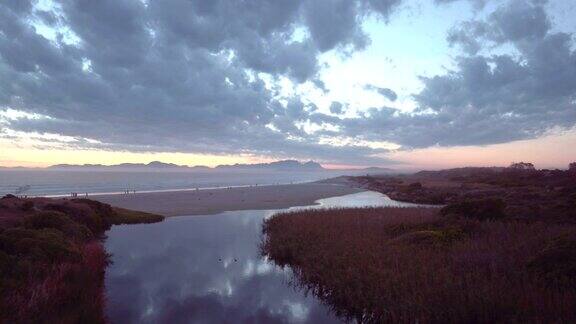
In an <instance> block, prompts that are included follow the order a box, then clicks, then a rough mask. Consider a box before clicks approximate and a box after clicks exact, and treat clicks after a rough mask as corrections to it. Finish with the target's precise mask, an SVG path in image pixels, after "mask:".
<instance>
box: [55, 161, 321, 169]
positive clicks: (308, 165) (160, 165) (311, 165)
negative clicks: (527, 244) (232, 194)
mask: <svg viewBox="0 0 576 324" xmlns="http://www.w3.org/2000/svg"><path fill="white" fill-rule="evenodd" d="M48 169H54V170H165V171H171V170H178V171H204V170H206V171H207V170H269V171H321V170H325V169H324V168H323V167H322V166H321V165H320V164H319V163H316V162H313V161H309V162H299V161H296V160H283V161H275V162H270V163H256V164H238V163H237V164H233V165H219V166H217V167H215V168H210V167H207V166H192V167H190V166H185V165H177V164H174V163H164V162H160V161H153V162H150V163H148V164H144V163H121V164H115V165H102V164H56V165H53V166H50V167H48Z"/></svg>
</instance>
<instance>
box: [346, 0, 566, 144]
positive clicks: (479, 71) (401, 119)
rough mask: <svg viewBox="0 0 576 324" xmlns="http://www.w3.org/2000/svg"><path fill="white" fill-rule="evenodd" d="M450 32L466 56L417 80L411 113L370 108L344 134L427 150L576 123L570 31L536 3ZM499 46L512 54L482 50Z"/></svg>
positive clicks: (504, 9)
mask: <svg viewBox="0 0 576 324" xmlns="http://www.w3.org/2000/svg"><path fill="white" fill-rule="evenodd" d="M467 26H475V28H467V29H464V27H467ZM454 30H458V31H459V33H460V35H464V36H465V37H463V36H462V37H460V36H459V37H457V38H453V39H452V40H453V42H454V44H458V45H462V46H463V48H464V49H465V53H467V54H466V55H463V56H460V57H458V58H456V68H454V69H453V70H451V71H449V72H448V73H447V74H444V75H437V76H432V77H422V78H421V80H422V82H423V84H424V87H423V90H422V91H421V92H419V93H417V94H415V95H414V99H415V100H416V103H417V104H418V108H417V109H416V110H415V111H413V112H401V111H399V110H396V109H392V108H388V107H383V108H378V109H377V108H374V109H371V110H369V111H368V112H367V113H366V114H365V115H364V116H360V117H358V118H354V119H348V120H345V121H343V127H342V129H343V131H344V132H346V133H347V134H348V135H349V136H358V137H363V138H365V139H367V140H385V141H392V142H395V143H399V144H402V145H404V146H405V147H429V146H435V145H440V146H456V145H485V144H495V143H505V142H509V141H514V140H520V139H531V138H536V137H539V136H542V135H543V134H546V133H547V132H549V131H551V130H553V129H557V128H564V129H570V128H572V127H574V126H575V125H576V100H575V98H576V52H575V51H574V42H573V37H572V36H573V35H572V34H566V33H562V32H552V31H551V30H550V22H549V18H548V16H547V15H546V13H545V11H544V7H543V4H542V3H541V2H534V3H529V2H524V1H510V2H508V3H507V4H506V5H504V6H500V7H498V8H497V9H496V10H495V11H494V12H493V13H492V14H490V15H489V16H488V18H487V19H486V20H485V21H470V22H465V23H464V24H462V25H459V26H458V27H457V28H456V29H454ZM454 30H452V31H451V35H454ZM449 39H450V38H449ZM471 44H473V46H472V45H471ZM500 45H506V46H511V47H512V48H513V49H514V50H515V52H514V53H510V54H484V55H480V54H479V53H480V49H481V48H484V47H486V46H487V47H493V46H500Z"/></svg>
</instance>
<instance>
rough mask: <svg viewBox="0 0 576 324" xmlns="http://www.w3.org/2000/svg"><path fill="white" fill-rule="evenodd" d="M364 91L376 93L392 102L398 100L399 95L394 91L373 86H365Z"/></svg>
mask: <svg viewBox="0 0 576 324" xmlns="http://www.w3.org/2000/svg"><path fill="white" fill-rule="evenodd" d="M364 89H366V90H369V91H376V92H378V93H379V94H380V95H382V96H384V97H386V99H388V100H390V101H396V99H398V95H397V94H396V92H394V90H392V89H388V88H380V87H377V86H375V85H372V84H368V85H365V86H364Z"/></svg>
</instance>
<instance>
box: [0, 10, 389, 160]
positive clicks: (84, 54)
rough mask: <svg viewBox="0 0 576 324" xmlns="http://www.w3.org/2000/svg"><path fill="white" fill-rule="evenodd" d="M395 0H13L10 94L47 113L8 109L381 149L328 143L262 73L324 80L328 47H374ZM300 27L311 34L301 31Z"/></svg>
mask: <svg viewBox="0 0 576 324" xmlns="http://www.w3.org/2000/svg"><path fill="white" fill-rule="evenodd" d="M398 2H399V0H394V1H369V0H357V1H327V0H325V1H311V0H301V1H294V0H280V1H267V0H250V1H241V2H240V1H188V0H173V1H150V2H144V1H138V0H102V1H91V0H62V1H58V2H56V3H57V7H56V8H54V10H49V11H46V10H43V11H40V10H37V9H36V8H34V6H33V5H31V2H30V1H7V2H6V1H3V2H2V3H1V4H0V75H1V76H2V77H1V78H0V107H10V108H13V109H17V110H21V111H25V112H29V113H37V114H41V115H44V116H48V117H49V118H40V119H26V118H23V119H18V120H11V121H10V122H9V125H8V127H9V128H11V129H13V130H21V131H28V132H40V133H44V132H50V133H56V134H61V135H66V136H72V137H76V138H91V139H95V140H97V141H99V142H100V143H92V144H90V145H91V146H95V147H99V148H108V149H127V150H133V151H134V150H136V151H137V150H142V151H147V150H149V151H181V152H198V153H256V154H269V153H272V154H276V155H279V156H282V155H283V156H294V157H314V158H318V159H321V160H325V159H333V160H343V159H344V160H356V161H358V160H360V159H361V158H362V157H364V156H366V155H369V154H372V153H375V152H376V151H374V150H370V149H368V148H334V147H331V146H328V145H320V144H318V138H317V136H315V135H313V134H307V133H305V132H304V131H303V130H302V128H301V126H298V123H302V122H305V121H307V120H308V119H309V118H310V115H311V113H312V112H313V111H314V110H316V107H315V106H313V105H309V104H306V105H304V104H303V103H302V101H301V100H300V98H292V99H290V100H289V102H288V104H286V105H284V104H282V101H279V99H278V98H277V97H276V94H275V92H274V91H273V89H272V90H271V89H269V88H268V87H267V86H266V85H265V83H264V82H263V80H261V79H260V78H259V77H258V75H257V73H259V72H265V73H269V74H270V75H271V76H272V77H273V78H278V77H280V76H286V77H289V78H291V79H292V80H293V81H295V82H300V83H301V82H307V81H310V82H312V83H313V84H317V85H320V86H322V84H321V83H319V82H320V81H319V79H318V70H319V63H318V55H319V54H320V53H322V52H324V51H328V50H332V49H347V50H349V49H354V48H362V47H364V45H365V44H366V42H367V41H368V39H367V36H366V35H365V34H364V32H363V31H362V27H361V22H362V17H364V16H367V15H377V16H379V17H383V18H387V17H388V15H389V14H390V13H391V10H392V8H393V7H395V6H396V5H397V4H398ZM31 21H41V22H43V23H44V24H45V25H48V26H51V27H53V28H56V29H55V30H56V36H55V39H52V40H48V39H46V38H45V37H44V36H42V35H41V34H40V30H37V29H36V28H35V27H33V25H31V24H30V22H31ZM300 29H303V30H306V31H307V35H309V36H305V37H296V38H295V37H293V35H294V33H295V32H296V31H297V30H300ZM67 33H68V34H67ZM70 34H73V35H74V36H75V37H72V38H71V37H70ZM75 38H77V39H78V41H76V40H75ZM250 71H252V72H250ZM324 90H325V89H324ZM316 115H318V113H316ZM315 118H318V116H316V117H315ZM270 125H272V126H273V127H272V128H271V127H270ZM3 127H4V125H3ZM79 142H82V143H85V141H79ZM306 155H307V156H306Z"/></svg>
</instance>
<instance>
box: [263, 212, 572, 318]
mask: <svg viewBox="0 0 576 324" xmlns="http://www.w3.org/2000/svg"><path fill="white" fill-rule="evenodd" d="M263 231H264V234H265V236H264V240H263V242H262V253H263V254H264V255H266V256H268V257H269V258H270V259H271V260H273V261H274V262H276V263H277V264H279V265H281V266H289V267H290V268H291V269H292V270H293V271H294V273H295V278H296V279H297V280H296V282H295V284H296V285H298V286H300V287H302V288H303V289H305V290H306V291H308V292H311V293H313V294H314V295H316V296H318V297H319V298H320V299H321V300H323V301H324V302H325V303H327V304H328V305H329V306H330V307H331V308H332V309H333V311H334V312H335V313H336V314H337V315H338V316H341V317H342V318H344V319H347V320H356V321H357V322H420V323H450V322H452V323H454V322H473V323H488V322H490V323H492V322H574V321H576V289H575V288H576V285H575V282H574V280H576V272H575V269H576V243H575V242H576V235H575V234H576V230H575V227H573V226H561V225H554V224H544V223H523V222H506V221H479V220H471V219H465V218H447V217H442V216H441V215H440V213H439V212H438V210H436V209H429V208H354V209H326V210H303V211H296V212H291V213H281V214H277V215H275V216H273V217H272V218H270V219H268V220H266V222H265V223H264V226H263Z"/></svg>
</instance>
